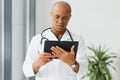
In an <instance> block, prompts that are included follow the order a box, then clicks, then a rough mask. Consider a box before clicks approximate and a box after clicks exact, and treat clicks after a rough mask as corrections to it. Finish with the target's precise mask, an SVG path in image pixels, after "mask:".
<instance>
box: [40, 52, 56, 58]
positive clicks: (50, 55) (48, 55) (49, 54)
mask: <svg viewBox="0 0 120 80" xmlns="http://www.w3.org/2000/svg"><path fill="white" fill-rule="evenodd" d="M53 57H54V55H52V54H51V53H44V54H40V58H41V59H52V58H53Z"/></svg>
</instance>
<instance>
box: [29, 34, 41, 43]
mask: <svg viewBox="0 0 120 80" xmlns="http://www.w3.org/2000/svg"><path fill="white" fill-rule="evenodd" d="M40 39H41V34H37V35H35V36H33V37H32V39H31V43H36V42H39V41H40Z"/></svg>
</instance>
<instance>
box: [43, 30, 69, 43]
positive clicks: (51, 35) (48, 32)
mask: <svg viewBox="0 0 120 80" xmlns="http://www.w3.org/2000/svg"><path fill="white" fill-rule="evenodd" d="M43 37H46V38H47V39H48V40H58V39H57V38H56V36H55V35H54V33H53V32H52V31H51V30H50V29H49V30H46V31H45V32H43ZM66 40H67V41H68V40H71V39H70V35H69V33H68V32H67V30H66V31H65V33H64V34H63V36H62V38H61V41H66Z"/></svg>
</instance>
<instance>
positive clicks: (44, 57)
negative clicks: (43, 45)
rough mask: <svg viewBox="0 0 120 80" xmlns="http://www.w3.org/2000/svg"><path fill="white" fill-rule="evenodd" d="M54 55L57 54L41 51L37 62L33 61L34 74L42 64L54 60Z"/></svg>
mask: <svg viewBox="0 0 120 80" xmlns="http://www.w3.org/2000/svg"><path fill="white" fill-rule="evenodd" d="M54 57H55V56H54V55H52V54H51V53H47V52H43V53H40V54H39V56H38V59H37V60H36V61H35V62H33V65H32V68H33V71H34V74H36V73H37V72H38V70H39V68H40V67H41V66H44V65H45V64H47V63H48V62H50V61H52V59H53V58H54Z"/></svg>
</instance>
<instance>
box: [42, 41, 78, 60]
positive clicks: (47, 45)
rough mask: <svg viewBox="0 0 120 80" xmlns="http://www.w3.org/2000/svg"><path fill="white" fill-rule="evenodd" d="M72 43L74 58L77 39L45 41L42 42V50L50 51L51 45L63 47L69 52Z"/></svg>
mask: <svg viewBox="0 0 120 80" xmlns="http://www.w3.org/2000/svg"><path fill="white" fill-rule="evenodd" d="M72 45H75V48H74V50H75V58H76V53H77V48H78V41H45V44H44V52H50V53H51V52H52V51H51V49H50V48H51V47H52V46H59V47H61V48H63V49H64V50H66V51H68V52H70V49H71V47H72Z"/></svg>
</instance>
